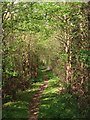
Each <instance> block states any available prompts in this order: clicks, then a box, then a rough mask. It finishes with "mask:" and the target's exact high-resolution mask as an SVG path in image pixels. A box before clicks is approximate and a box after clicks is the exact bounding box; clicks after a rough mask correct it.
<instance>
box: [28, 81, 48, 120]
mask: <svg viewBox="0 0 90 120" xmlns="http://www.w3.org/2000/svg"><path fill="white" fill-rule="evenodd" d="M47 86H48V80H45V81H44V83H43V84H42V85H41V86H40V88H39V90H38V91H37V92H36V94H35V95H34V96H33V98H32V101H31V103H30V108H29V120H38V111H39V104H40V97H41V95H42V93H43V91H44V90H45V88H47Z"/></svg>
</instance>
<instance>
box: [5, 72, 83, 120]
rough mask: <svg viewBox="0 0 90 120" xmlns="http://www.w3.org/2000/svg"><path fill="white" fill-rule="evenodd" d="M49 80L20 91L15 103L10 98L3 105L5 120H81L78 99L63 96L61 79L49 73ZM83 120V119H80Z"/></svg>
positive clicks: (40, 79) (66, 94) (41, 76)
mask: <svg viewBox="0 0 90 120" xmlns="http://www.w3.org/2000/svg"><path fill="white" fill-rule="evenodd" d="M47 75H48V80H44V81H42V78H43V74H41V75H40V76H39V78H38V79H39V81H37V82H36V83H33V84H32V88H30V89H27V90H25V91H19V92H18V94H17V98H16V100H15V101H11V100H10V98H9V96H7V98H6V100H5V101H4V103H3V120H60V119H69V120H70V119H75V120H79V118H80V117H81V116H82V115H81V113H80V111H79V109H78V106H77V101H76V99H75V98H74V97H73V96H72V95H70V94H68V93H65V94H61V93H60V88H61V87H63V85H62V84H60V83H59V81H60V79H59V78H58V77H57V76H55V75H53V74H52V73H51V72H47ZM80 120H81V119H80Z"/></svg>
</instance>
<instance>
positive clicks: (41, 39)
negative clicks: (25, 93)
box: [2, 2, 90, 102]
mask: <svg viewBox="0 0 90 120" xmlns="http://www.w3.org/2000/svg"><path fill="white" fill-rule="evenodd" d="M89 6H90V5H89V3H77V2H76V3H57V2H54V3H50V2H49V3H36V2H29V3H16V4H15V3H14V2H11V3H10V2H4V3H3V8H2V22H3V40H2V41H3V90H4V92H6V95H7V94H11V95H12V97H13V98H15V94H14V93H15V92H17V90H18V89H21V90H24V89H26V88H28V87H30V85H31V79H32V78H34V79H35V78H36V77H37V76H38V75H39V74H38V69H39V67H40V65H42V64H43V65H44V66H45V67H47V68H48V69H52V71H53V72H54V73H55V74H56V75H58V77H60V78H61V80H62V82H63V83H64V84H66V86H67V91H68V92H69V93H70V94H75V95H76V96H77V97H78V98H80V97H82V96H84V98H85V97H86V94H88V88H89V84H90V83H89V77H90V74H89V71H90V57H89V56H90V52H89V48H90V42H89V31H90V30H89V31H88V29H89ZM10 86H12V87H10ZM8 88H10V89H9V90H7V89H8ZM11 91H12V93H10V92H11ZM83 101H84V99H83ZM84 102H85V101H84Z"/></svg>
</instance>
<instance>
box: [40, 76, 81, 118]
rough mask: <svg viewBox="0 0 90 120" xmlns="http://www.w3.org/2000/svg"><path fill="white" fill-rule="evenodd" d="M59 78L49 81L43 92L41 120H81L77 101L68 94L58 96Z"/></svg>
mask: <svg viewBox="0 0 90 120" xmlns="http://www.w3.org/2000/svg"><path fill="white" fill-rule="evenodd" d="M58 81H59V78H57V77H53V78H51V79H49V83H48V87H47V88H46V90H45V91H44V92H43V95H42V98H41V104H40V108H39V120H56V119H57V120H60V119H65V118H66V119H71V118H72V119H74V118H79V114H78V107H77V103H76V101H75V99H74V98H73V97H72V96H71V95H70V94H68V93H66V94H63V95H62V94H58V87H59V84H58Z"/></svg>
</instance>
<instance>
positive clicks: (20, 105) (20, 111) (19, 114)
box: [2, 82, 42, 120]
mask: <svg viewBox="0 0 90 120" xmlns="http://www.w3.org/2000/svg"><path fill="white" fill-rule="evenodd" d="M41 84H42V82H36V83H33V85H32V88H31V89H27V90H25V91H19V92H18V94H17V96H16V100H15V101H14V102H13V101H8V102H6V103H4V104H3V111H2V113H3V119H4V120H5V119H6V120H7V119H9V120H13V119H16V120H20V119H21V120H22V119H26V120H27V119H28V111H29V110H28V109H29V103H30V101H31V99H32V96H33V95H34V94H35V93H36V91H37V90H38V88H39V86H40V85H41Z"/></svg>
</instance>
